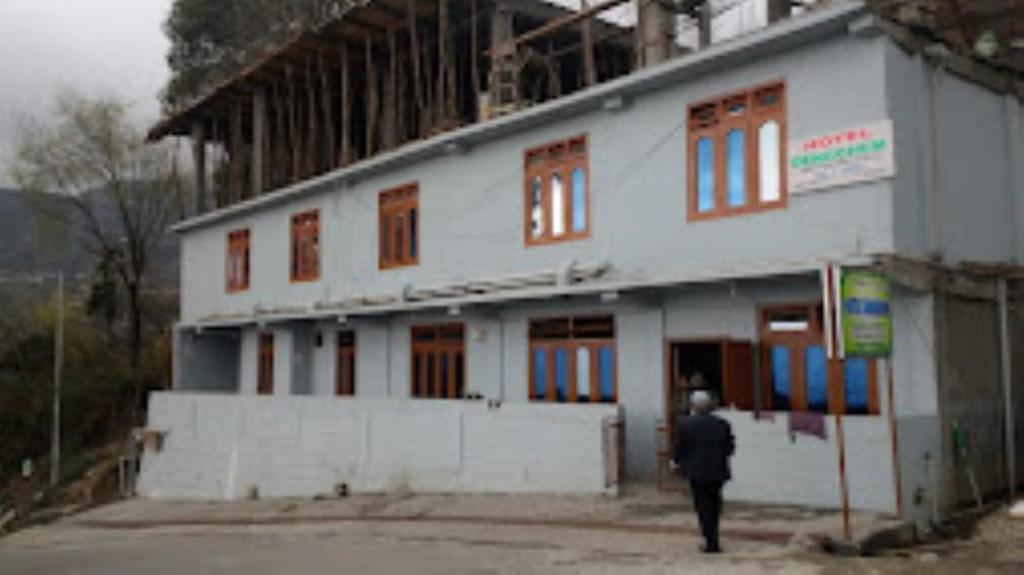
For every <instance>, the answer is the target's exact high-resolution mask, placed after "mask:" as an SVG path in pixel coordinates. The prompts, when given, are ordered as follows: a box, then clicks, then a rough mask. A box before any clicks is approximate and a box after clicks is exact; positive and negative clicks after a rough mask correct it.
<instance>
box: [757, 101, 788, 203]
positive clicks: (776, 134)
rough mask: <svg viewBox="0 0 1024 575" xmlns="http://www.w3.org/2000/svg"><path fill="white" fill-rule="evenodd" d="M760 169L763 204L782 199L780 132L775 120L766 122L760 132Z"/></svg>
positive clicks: (758, 135) (758, 136)
mask: <svg viewBox="0 0 1024 575" xmlns="http://www.w3.org/2000/svg"><path fill="white" fill-rule="evenodd" d="M757 138H758V150H759V154H760V157H759V158H758V168H759V172H760V176H761V178H760V179H761V183H760V186H761V188H760V190H761V192H760V198H761V201H762V202H777V201H779V200H780V199H782V177H781V170H782V166H781V164H780V162H781V160H780V146H781V145H782V142H780V138H781V135H780V131H779V123H778V122H776V121H775V120H771V121H769V122H765V123H764V124H763V125H762V126H761V129H760V130H758V134H757Z"/></svg>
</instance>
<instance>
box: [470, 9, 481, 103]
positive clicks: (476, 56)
mask: <svg viewBox="0 0 1024 575" xmlns="http://www.w3.org/2000/svg"><path fill="white" fill-rule="evenodd" d="M476 1H477V0H470V3H469V14H470V16H469V18H470V21H469V44H470V45H469V61H470V80H471V81H472V83H473V114H472V117H473V118H474V119H479V116H480V30H479V28H480V24H479V22H478V21H477V20H478V19H479V17H480V15H479V13H478V12H477V7H476Z"/></svg>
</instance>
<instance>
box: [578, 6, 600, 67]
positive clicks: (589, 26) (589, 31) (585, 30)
mask: <svg viewBox="0 0 1024 575" xmlns="http://www.w3.org/2000/svg"><path fill="white" fill-rule="evenodd" d="M586 9H587V0H580V10H586ZM582 37H583V38H582V40H583V69H584V74H585V78H586V81H587V86H593V85H594V84H597V67H596V66H595V64H594V27H593V18H584V19H583V23H582Z"/></svg>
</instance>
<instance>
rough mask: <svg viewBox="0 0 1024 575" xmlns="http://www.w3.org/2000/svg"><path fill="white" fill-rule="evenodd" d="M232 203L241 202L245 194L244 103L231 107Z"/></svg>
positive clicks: (237, 103)
mask: <svg viewBox="0 0 1024 575" xmlns="http://www.w3.org/2000/svg"><path fill="white" fill-rule="evenodd" d="M230 138H231V198H230V201H231V202H237V201H240V200H241V199H242V197H243V194H244V193H245V192H244V190H243V185H242V178H243V173H244V168H245V164H244V163H243V161H242V103H241V102H237V101H236V102H235V103H234V105H232V107H231V136H230Z"/></svg>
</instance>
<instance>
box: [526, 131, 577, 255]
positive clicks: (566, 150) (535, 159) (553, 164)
mask: <svg viewBox="0 0 1024 575" xmlns="http://www.w3.org/2000/svg"><path fill="white" fill-rule="evenodd" d="M589 156H590V151H589V147H588V142H587V136H586V135H585V134H583V135H579V136H575V137H573V138H568V139H566V140H562V141H559V142H554V143H550V144H546V145H544V146H539V147H536V148H532V149H529V150H527V151H526V153H525V154H523V167H524V172H523V173H524V175H525V177H524V181H523V237H524V241H525V242H526V245H527V246H536V245H544V244H550V243H555V242H563V241H570V240H578V239H583V238H586V237H589V236H590V227H591V223H590V220H591V212H590V161H589ZM577 169H581V170H582V173H583V198H584V206H583V218H584V225H583V229H582V230H576V229H574V226H573V214H574V212H575V205H574V201H575V198H574V197H573V180H572V177H573V173H574V172H575V171H576V170H577ZM556 175H557V176H558V177H559V178H560V179H561V181H562V182H563V184H562V194H563V200H562V201H563V213H562V220H563V221H562V233H561V234H558V235H555V234H554V226H553V225H552V224H553V223H554V219H553V218H554V209H553V201H552V186H551V182H552V180H553V178H554V177H555V176H556ZM535 182H537V183H538V184H539V186H538V188H537V190H536V192H537V194H539V196H540V197H539V198H538V199H539V205H540V209H541V219H542V222H541V225H540V232H539V233H534V229H533V219H534V218H533V210H534V204H535V203H536V202H535V201H534V195H535V190H534V187H535V186H534V183H535Z"/></svg>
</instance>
